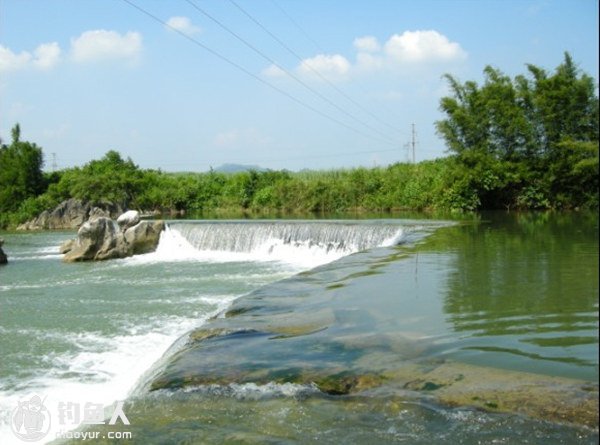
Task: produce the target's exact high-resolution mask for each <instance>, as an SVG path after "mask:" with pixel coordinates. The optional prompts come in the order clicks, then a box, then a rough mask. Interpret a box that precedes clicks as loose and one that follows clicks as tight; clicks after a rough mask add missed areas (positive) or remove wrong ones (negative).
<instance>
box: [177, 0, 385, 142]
mask: <svg viewBox="0 0 600 445" xmlns="http://www.w3.org/2000/svg"><path fill="white" fill-rule="evenodd" d="M185 1H186V3H188V4H189V5H190V6H192V7H193V8H194V9H196V10H197V11H198V12H200V13H201V14H203V15H204V16H205V17H207V18H208V19H210V20H211V21H212V22H214V23H216V24H217V25H218V26H219V27H221V28H222V29H224V30H225V31H227V32H228V33H229V34H231V35H232V36H233V37H235V38H236V39H237V40H239V41H240V42H242V43H243V44H244V45H246V46H247V47H248V48H250V49H251V50H252V51H254V52H255V53H256V54H258V55H259V56H261V57H262V58H263V59H265V60H266V61H267V62H269V63H271V64H272V65H274V66H276V67H277V68H279V69H280V70H281V71H283V72H285V73H286V74H287V75H288V76H290V77H291V78H292V79H294V80H295V81H296V82H298V83H299V84H300V85H302V86H303V87H304V88H306V89H307V90H308V91H310V92H311V93H312V94H314V95H315V96H317V97H318V98H320V99H321V100H323V101H325V102H327V103H328V104H329V105H331V106H332V107H334V108H335V109H336V110H338V111H339V112H341V113H343V114H344V115H346V116H347V117H349V118H350V119H352V120H354V121H355V122H357V123H358V124H360V125H362V126H364V127H366V128H368V129H370V130H371V131H373V132H375V133H377V134H379V135H380V136H381V137H382V138H383V139H384V140H385V142H387V143H389V144H395V142H394V141H393V140H392V139H390V138H388V136H387V135H386V134H385V133H383V132H381V131H379V130H378V129H377V128H375V127H373V126H371V125H369V124H368V123H365V122H364V121H362V120H361V119H359V118H357V117H356V116H354V115H353V114H351V113H349V112H348V111H346V110H344V109H343V108H342V107H340V106H339V105H337V104H336V103H335V102H333V101H332V100H331V99H329V98H328V97H326V96H324V95H323V94H321V93H320V92H318V91H317V90H315V89H314V88H312V87H311V86H310V85H308V84H307V83H306V82H304V81H303V80H302V79H300V78H299V77H298V76H296V75H295V74H293V73H292V72H291V71H289V70H287V69H286V68H284V67H282V66H281V65H280V64H278V63H277V62H276V61H275V60H273V59H272V58H271V57H269V56H268V55H267V54H265V53H264V52H263V51H261V50H260V49H258V48H257V47H256V46H254V45H253V44H251V43H250V42H248V41H247V40H246V39H244V38H243V37H242V36H240V35H239V34H238V33H236V32H235V31H233V30H232V29H230V28H229V27H228V26H227V25H225V24H224V23H222V22H221V21H220V20H218V19H216V18H215V17H213V16H212V15H211V14H209V13H208V12H206V11H205V10H204V9H203V8H201V7H200V6H198V5H197V4H196V3H195V2H193V1H192V0H185ZM234 4H235V3H234ZM311 69H312V68H311ZM313 71H314V70H313Z"/></svg>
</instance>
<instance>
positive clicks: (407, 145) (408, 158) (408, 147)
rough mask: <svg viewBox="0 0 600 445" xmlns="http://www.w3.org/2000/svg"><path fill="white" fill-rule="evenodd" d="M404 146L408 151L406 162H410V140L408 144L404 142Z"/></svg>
mask: <svg viewBox="0 0 600 445" xmlns="http://www.w3.org/2000/svg"><path fill="white" fill-rule="evenodd" d="M402 148H403V149H404V150H405V152H406V153H404V154H405V155H406V162H407V163H409V162H410V142H407V143H406V144H404V145H403V146H402Z"/></svg>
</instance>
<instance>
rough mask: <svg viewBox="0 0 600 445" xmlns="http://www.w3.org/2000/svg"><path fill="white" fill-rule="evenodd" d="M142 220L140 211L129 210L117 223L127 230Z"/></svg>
mask: <svg viewBox="0 0 600 445" xmlns="http://www.w3.org/2000/svg"><path fill="white" fill-rule="evenodd" d="M139 222H140V212H138V211H137V210H128V211H126V212H125V213H123V214H122V215H121V216H119V217H118V218H117V223H118V224H119V227H121V230H123V231H125V230H127V229H128V228H129V227H131V226H135V225H136V224H137V223H139Z"/></svg>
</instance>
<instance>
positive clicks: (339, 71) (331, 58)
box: [298, 54, 351, 78]
mask: <svg viewBox="0 0 600 445" xmlns="http://www.w3.org/2000/svg"><path fill="white" fill-rule="evenodd" d="M350 68H351V65H350V62H348V59H346V58H345V57H344V56H342V55H340V54H333V55H328V54H318V55H316V56H315V57H312V58H309V59H304V60H303V61H302V62H301V63H300V66H299V67H298V71H299V72H300V73H301V74H312V75H314V74H315V73H314V72H315V71H317V72H319V73H320V74H322V75H323V76H325V77H327V78H329V77H340V76H344V75H345V74H347V73H348V71H350Z"/></svg>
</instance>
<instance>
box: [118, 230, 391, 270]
mask: <svg viewBox="0 0 600 445" xmlns="http://www.w3.org/2000/svg"><path fill="white" fill-rule="evenodd" d="M220 226H223V227H222V228H221V227H219V229H218V230H219V231H218V232H217V233H214V234H212V233H211V231H210V230H207V228H206V227H203V225H202V224H197V225H194V224H188V225H185V226H184V225H178V224H174V225H173V226H171V225H168V226H167V227H166V228H165V230H164V231H163V232H162V233H161V237H160V242H159V244H158V247H157V249H156V251H155V252H153V253H150V254H146V255H138V256H136V257H132V258H130V259H128V260H127V261H128V262H129V263H130V264H140V263H146V262H169V261H202V262H240V261H261V262H269V261H273V262H279V263H285V264H288V265H290V266H293V267H295V268H297V269H299V270H300V269H307V268H312V267H316V266H319V265H322V264H326V263H330V262H332V261H335V260H337V259H339V258H341V257H343V256H346V255H350V254H352V253H355V252H358V251H360V250H363V249H365V248H369V247H379V246H381V247H383V246H392V245H394V244H397V243H398V242H399V241H400V240H401V239H402V236H403V230H402V229H401V228H400V227H395V228H392V229H390V228H387V230H386V231H384V232H383V233H377V236H373V235H372V234H371V233H366V232H365V234H363V239H360V240H357V239H344V235H347V234H346V233H345V232H344V231H343V230H340V228H338V227H335V226H336V225H335V224H331V225H329V226H327V230H328V231H329V233H326V235H329V237H330V240H327V239H326V240H325V241H319V240H317V241H315V240H313V239H311V238H310V237H309V235H310V234H308V233H293V234H292V235H290V234H286V233H285V232H284V231H282V230H274V229H272V228H267V229H266V230H264V231H263V233H260V234H256V233H252V231H249V230H246V231H244V229H245V228H246V229H250V228H251V225H250V224H246V225H243V224H240V225H239V227H235V230H238V233H233V232H232V231H231V225H229V228H230V233H227V232H223V233H221V232H222V231H223V230H224V229H226V228H228V225H227V224H221V225H220ZM244 226H246V227H244ZM340 226H341V225H340ZM196 227H197V228H198V229H202V233H201V234H200V235H201V237H202V239H194V236H195V235H196V236H197V235H198V233H197V232H196V231H195V230H194V229H195V228H196ZM215 227H217V225H215ZM273 227H276V228H277V225H273ZM357 227H360V226H357ZM344 228H345V227H342V229H344ZM336 230H337V232H336ZM182 232H184V233H182ZM198 232H199V231H198ZM340 232H341V233H340ZM211 235H212V236H211ZM333 235H335V236H333ZM219 236H221V237H224V238H225V239H228V238H229V240H230V242H229V243H223V242H218V237H219ZM232 236H235V237H236V239H234V240H231V238H232ZM293 236H295V238H294V237H293ZM188 237H189V238H191V239H192V241H190V240H189V239H188ZM209 237H210V238H211V239H210V240H209V242H207V240H206V238H209ZM194 241H195V242H194Z"/></svg>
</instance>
